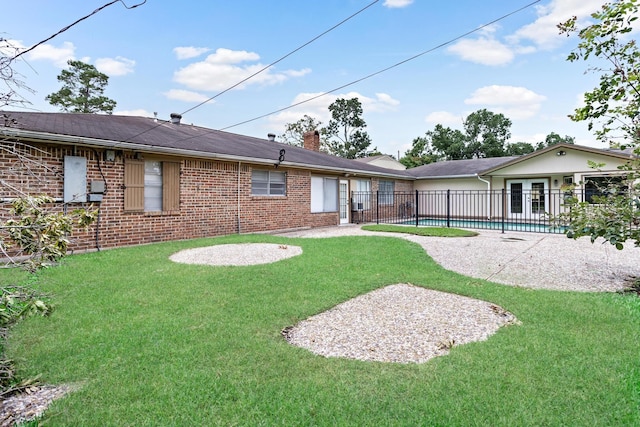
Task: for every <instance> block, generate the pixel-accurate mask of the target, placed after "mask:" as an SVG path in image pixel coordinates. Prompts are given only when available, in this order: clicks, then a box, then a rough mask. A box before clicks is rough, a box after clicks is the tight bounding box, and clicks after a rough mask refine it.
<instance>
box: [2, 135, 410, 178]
mask: <svg viewBox="0 0 640 427" xmlns="http://www.w3.org/2000/svg"><path fill="white" fill-rule="evenodd" d="M0 135H4V136H6V137H10V138H15V139H24V140H29V141H32V142H42V143H66V144H76V145H81V146H86V147H99V148H110V149H117V150H131V151H139V152H142V153H155V154H167V155H175V156H187V157H197V158H203V159H212V160H223V161H232V162H243V163H254V164H260V165H271V166H273V165H279V166H286V167H290V168H296V169H307V170H308V169H312V170H320V171H325V172H333V173H337V174H343V175H344V174H349V175H351V176H357V175H360V176H365V175H366V176H376V177H393V178H400V179H406V180H414V179H415V178H414V177H412V176H407V175H402V174H393V173H383V172H374V171H364V170H360V169H351V168H347V169H345V168H337V167H332V166H323V165H311V164H306V163H298V162H288V161H284V162H282V163H277V160H270V159H263V158H257V157H246V156H236V155H233V154H219V153H207V152H203V151H196V150H186V149H183V148H171V147H158V146H155V145H153V146H152V145H146V144H136V143H132V142H121V141H112V140H105V139H96V138H86V137H81V136H74V135H61V134H53V133H48V132H37V131H29V130H24V129H15V128H0Z"/></svg>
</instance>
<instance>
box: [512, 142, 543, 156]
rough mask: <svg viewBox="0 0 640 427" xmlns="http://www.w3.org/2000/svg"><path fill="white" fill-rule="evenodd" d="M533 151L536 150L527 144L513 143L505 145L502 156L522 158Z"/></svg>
mask: <svg viewBox="0 0 640 427" xmlns="http://www.w3.org/2000/svg"><path fill="white" fill-rule="evenodd" d="M534 151H536V149H535V148H534V147H533V145H532V144H529V143H528V142H515V143H513V144H508V145H507V147H506V149H505V151H504V154H505V156H522V155H524V154H529V153H533V152H534Z"/></svg>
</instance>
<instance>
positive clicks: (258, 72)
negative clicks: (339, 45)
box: [182, 0, 380, 115]
mask: <svg viewBox="0 0 640 427" xmlns="http://www.w3.org/2000/svg"><path fill="white" fill-rule="evenodd" d="M379 1H380V0H374V1H372V2H371V3H369V4H368V5H366V6H365V7H363V8H362V9H360V10H359V11H357V12H356V13H354V14H353V15H351V16H349V17H347V18H345V19H343V20H342V21H340V22H338V23H337V24H336V25H334V26H333V27H331V28H329V29H328V30H326V31H324V32H322V33H320V34H318V35H317V36H315V37H314V38H312V39H311V40H309V41H308V42H306V43H305V44H303V45H301V46H300V47H297V48H296V49H294V50H292V51H291V52H289V53H287V54H286V55H284V56H283V57H281V58H279V59H277V60H275V61H273V62H272V63H271V64H269V65H267V66H265V67H263V68H262V69H260V70H259V71H256V72H255V73H253V74H251V75H250V76H249V77H247V78H245V79H243V80H240V81H239V82H238V83H236V84H234V85H233V86H231V87H229V88H227V89H225V90H223V91H222V92H219V93H217V94H216V95H214V96H212V97H211V98H209V99H207V100H205V101H202V102H201V103H199V104H198V105H196V106H195V107H191V108H189V109H188V110H186V111H185V112H184V113H182V114H183V115H184V114H187V113H188V112H190V111H193V110H195V109H196V108H198V107H200V106H202V105H204V104H206V103H207V102H209V101H211V100H213V99H215V98H217V97H219V96H220V95H222V94H224V93H226V92H229V91H230V90H231V89H234V88H236V87H238V86H240V85H241V84H242V83H244V82H246V81H247V80H249V79H252V78H253V77H255V76H257V75H258V74H260V73H262V72H263V71H265V70H267V69H268V68H271V67H273V66H274V65H276V64H277V63H279V62H280V61H282V60H284V59H286V58H288V57H289V56H291V55H293V54H294V53H296V52H297V51H299V50H301V49H302V48H304V47H306V46H308V45H310V44H311V43H313V42H314V41H316V40H318V39H319V38H320V37H322V36H324V35H326V34H327V33H329V32H331V31H333V30H335V29H336V28H338V27H339V26H340V25H342V24H344V23H345V22H347V21H348V20H350V19H351V18H353V17H355V16H357V15H359V14H360V13H362V12H364V11H365V10H367V9H368V8H370V7H371V6H373V5H374V4H376V3H378V2H379Z"/></svg>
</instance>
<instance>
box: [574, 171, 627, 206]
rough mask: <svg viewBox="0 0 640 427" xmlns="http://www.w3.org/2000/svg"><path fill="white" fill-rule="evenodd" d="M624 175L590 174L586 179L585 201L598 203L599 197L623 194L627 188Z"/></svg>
mask: <svg viewBox="0 0 640 427" xmlns="http://www.w3.org/2000/svg"><path fill="white" fill-rule="evenodd" d="M623 181H624V177H622V176H589V177H585V180H584V201H585V202H589V203H598V201H597V198H598V197H606V196H609V195H614V194H618V195H623V194H625V192H626V190H627V186H626V185H625V184H624V182H623Z"/></svg>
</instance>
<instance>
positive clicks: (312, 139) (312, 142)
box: [303, 130, 320, 151]
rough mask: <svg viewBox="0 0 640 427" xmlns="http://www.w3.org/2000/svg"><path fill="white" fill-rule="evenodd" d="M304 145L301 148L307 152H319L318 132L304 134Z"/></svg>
mask: <svg viewBox="0 0 640 427" xmlns="http://www.w3.org/2000/svg"><path fill="white" fill-rule="evenodd" d="M303 137H304V144H303V147H304V148H306V149H307V150H312V151H320V132H318V131H317V130H313V131H311V132H305V134H304V135H303Z"/></svg>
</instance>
